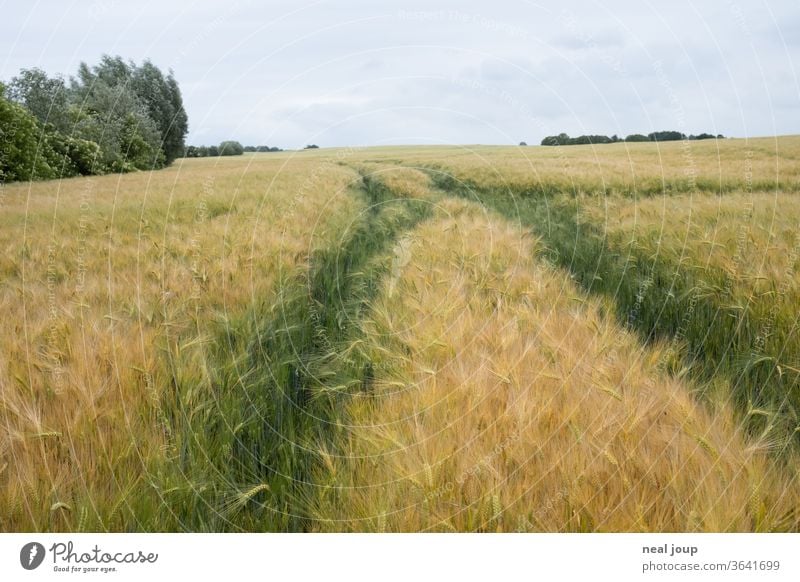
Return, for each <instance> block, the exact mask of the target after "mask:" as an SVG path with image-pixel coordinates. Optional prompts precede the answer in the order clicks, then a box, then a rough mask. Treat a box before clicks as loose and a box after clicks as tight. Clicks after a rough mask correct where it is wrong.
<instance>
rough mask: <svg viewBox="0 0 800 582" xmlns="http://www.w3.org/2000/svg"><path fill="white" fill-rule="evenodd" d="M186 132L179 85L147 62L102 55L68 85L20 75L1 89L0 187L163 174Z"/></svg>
mask: <svg viewBox="0 0 800 582" xmlns="http://www.w3.org/2000/svg"><path fill="white" fill-rule="evenodd" d="M188 128H189V125H188V118H187V115H186V111H185V110H184V108H183V99H182V97H181V91H180V88H179V86H178V82H177V81H176V80H175V78H174V76H173V74H172V72H171V71H170V73H169V74H167V75H165V74H164V73H163V72H162V71H161V70H160V69H159V68H158V67H157V66H155V65H154V64H153V63H151V62H150V61H144V62H143V63H142V64H141V65H136V64H135V63H134V62H133V61H127V62H126V61H124V60H123V59H122V58H121V57H119V56H116V57H111V56H108V55H104V56H103V57H102V58H101V60H100V62H99V63H98V64H97V65H95V66H93V67H89V66H88V65H87V64H86V63H81V64H80V66H79V67H78V72H77V74H76V75H75V76H74V77H70V79H69V83H67V82H66V81H65V80H64V78H63V77H61V76H54V77H50V76H48V75H47V74H46V73H45V72H44V71H42V70H40V69H36V68H33V69H23V70H21V71H20V73H19V75H17V76H16V77H14V78H13V79H12V80H11V81H10V82H9V83H8V84H7V85H6V84H3V83H0V181H2V182H5V181H12V180H37V179H50V178H58V177H70V176H78V175H91V174H104V173H108V172H129V171H133V170H148V169H155V168H162V167H164V166H167V165H169V164H170V163H172V162H173V161H174V160H175V159H176V158H178V157H180V156H182V155H183V150H184V139H185V137H186V133H187V132H188Z"/></svg>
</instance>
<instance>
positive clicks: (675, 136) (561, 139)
mask: <svg viewBox="0 0 800 582" xmlns="http://www.w3.org/2000/svg"><path fill="white" fill-rule="evenodd" d="M724 138H725V136H723V135H722V134H718V135H712V134H710V133H700V134H697V135H689V136H687V135H686V134H685V133H681V132H680V131H654V132H652V133H648V134H647V135H644V134H641V133H633V134H631V135H629V136H627V137H625V138H620V137H618V136H616V135H612V136H611V137H609V136H607V135H580V136H578V137H570V136H568V135H567V134H566V133H560V134H558V135H548V136H547V137H546V138H544V139H543V140H542V145H543V146H559V145H587V144H602V143H617V142H644V141H656V142H658V141H683V140H686V139H690V140H699V139H724Z"/></svg>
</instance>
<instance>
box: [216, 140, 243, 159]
mask: <svg viewBox="0 0 800 582" xmlns="http://www.w3.org/2000/svg"><path fill="white" fill-rule="evenodd" d="M243 153H244V148H243V147H242V144H240V143H239V142H238V141H223V142H222V143H221V144H219V155H221V156H241V155H242V154H243Z"/></svg>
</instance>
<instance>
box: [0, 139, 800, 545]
mask: <svg viewBox="0 0 800 582" xmlns="http://www.w3.org/2000/svg"><path fill="white" fill-rule="evenodd" d="M798 160H800V137H794V136H787V137H779V138H763V139H750V140H738V139H725V140H707V141H702V142H689V141H686V142H669V143H635V144H633V143H619V144H609V145H602V146H594V147H593V146H569V147H490V146H474V147H469V146H461V147H444V146H441V147H438V146H437V147H433V146H402V147H376V148H366V149H320V150H313V151H299V152H281V153H269V154H249V155H244V156H237V157H234V158H225V157H221V158H201V159H183V160H178V161H177V162H176V163H175V164H174V165H173V166H171V167H169V168H167V169H163V170H158V171H154V172H137V173H133V174H125V175H119V176H115V175H107V176H103V177H89V178H71V179H65V180H60V181H48V182H33V183H16V184H6V185H3V186H2V189H1V190H0V209H2V213H1V214H0V221H2V229H0V246H2V248H3V252H2V254H0V318H2V320H3V322H4V329H5V333H4V334H3V336H2V340H0V341H2V346H3V349H2V351H1V352H0V530H2V531H144V532H154V531H304V532H315V531H356V532H361V531H364V532H373V531H381V532H384V531H385V532H406V531H459V532H460V531H481V532H495V531H521V532H537V531H541V532H593V531H602V532H622V531H626V532H627V531H633V532H666V531H670V532H671V531H701V532H722V531H758V532H768V531H798V530H800V511H798V507H800V460H799V459H798V453H800V339H798V333H800V330H798V329H797V328H798V315H799V314H800V275H798V271H797V270H798V268H800V204H798V202H797V201H796V197H797V196H798V195H800V161H798Z"/></svg>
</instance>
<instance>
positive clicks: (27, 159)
mask: <svg viewBox="0 0 800 582" xmlns="http://www.w3.org/2000/svg"><path fill="white" fill-rule="evenodd" d="M5 92H6V88H5V85H3V84H2V83H0V181H3V182H6V181H9V182H10V181H12V180H35V179H39V178H53V177H55V176H56V173H55V171H54V170H53V168H52V167H51V166H50V163H49V162H50V161H52V160H53V159H54V158H55V154H54V152H53V151H52V149H51V148H50V146H49V144H48V143H47V141H46V140H45V139H43V132H42V128H41V127H40V125H39V123H38V121H37V120H36V117H34V115H33V114H32V113H30V112H29V111H28V110H27V109H25V108H24V107H22V106H21V105H19V104H18V103H14V102H12V101H9V100H8V99H7V98H6V96H5Z"/></svg>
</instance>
